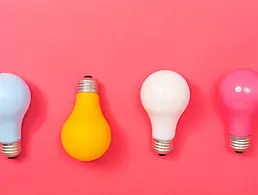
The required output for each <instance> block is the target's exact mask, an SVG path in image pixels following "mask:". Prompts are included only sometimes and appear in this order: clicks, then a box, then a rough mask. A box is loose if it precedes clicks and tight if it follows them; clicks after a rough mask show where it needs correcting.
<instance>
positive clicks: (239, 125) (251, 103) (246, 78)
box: [218, 69, 258, 153]
mask: <svg viewBox="0 0 258 195" xmlns="http://www.w3.org/2000/svg"><path fill="white" fill-rule="evenodd" d="M218 88H219V95H220V99H221V100H222V103H223V104H224V107H225V109H226V113H227V119H228V126H229V129H228V130H229V134H230V147H231V148H232V149H233V150H234V151H235V152H236V153H243V152H244V151H245V150H247V149H248V147H249V144H250V135H251V123H252V120H253V117H254V114H255V113H256V111H257V108H258V73H257V72H256V71H254V70H250V69H237V70H234V71H232V72H230V73H229V74H228V75H226V76H225V77H224V78H223V79H222V80H221V82H220V84H219V87H218Z"/></svg>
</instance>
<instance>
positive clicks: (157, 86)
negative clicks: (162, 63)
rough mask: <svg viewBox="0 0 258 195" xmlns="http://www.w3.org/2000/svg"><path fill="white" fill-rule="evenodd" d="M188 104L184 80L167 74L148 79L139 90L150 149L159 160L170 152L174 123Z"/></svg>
mask: <svg viewBox="0 0 258 195" xmlns="http://www.w3.org/2000/svg"><path fill="white" fill-rule="evenodd" d="M189 100H190V89H189V86H188V84H187V82H186V81H185V79H184V78H183V77H182V76H180V75H179V74H178V73H176V72H173V71H170V70H160V71H157V72H154V73H152V74H151V75H150V76H148V77H147V78H146V79H145V81H144V82H143V84H142V87H141V102H142V105H143V107H144V109H145V110H146V112H147V114H148V116H149V118H150V122H151V127H152V146H153V148H154V150H155V151H156V152H157V154H158V155H160V156H165V155H166V154H168V153H169V152H170V151H171V150H172V140H173V139H174V137H175V134H176V128H177V123H178V121H179V118H180V117H181V115H182V114H183V112H184V111H185V109H186V108H187V106H188V103H189Z"/></svg>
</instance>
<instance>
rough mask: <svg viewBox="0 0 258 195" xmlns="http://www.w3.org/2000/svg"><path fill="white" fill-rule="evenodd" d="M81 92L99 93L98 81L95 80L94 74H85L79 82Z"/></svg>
mask: <svg viewBox="0 0 258 195" xmlns="http://www.w3.org/2000/svg"><path fill="white" fill-rule="evenodd" d="M79 92H84V93H97V94H98V83H97V81H96V80H94V79H93V78H92V76H89V75H87V76H84V78H83V79H82V80H80V82H79Z"/></svg>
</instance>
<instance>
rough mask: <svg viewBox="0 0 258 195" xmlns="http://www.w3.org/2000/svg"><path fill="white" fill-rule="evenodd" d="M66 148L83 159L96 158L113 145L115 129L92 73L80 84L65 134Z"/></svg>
mask: <svg viewBox="0 0 258 195" xmlns="http://www.w3.org/2000/svg"><path fill="white" fill-rule="evenodd" d="M61 140H62V145H63V147H64V149H65V151H66V152H67V153H68V154H69V155H70V156H71V157H73V158H75V159H77V160H79V161H92V160H96V159H98V158H99V157H101V156H102V155H103V154H104V153H105V152H106V151H107V149H108V148H109V145H110V142H111V131H110V127H109V124H108V123H107V121H106V119H105V117H104V116H103V114H102V111H101V108H100V104H99V95H98V84H97V82H96V81H95V80H93V79H92V77H91V76H85V77H84V79H83V80H81V81H80V83H79V92H78V94H77V96H76V102H75V106H74V109H73V111H72V113H71V115H70V117H69V118H68V119H67V121H66V122H65V124H64V126H63V129H62V133H61Z"/></svg>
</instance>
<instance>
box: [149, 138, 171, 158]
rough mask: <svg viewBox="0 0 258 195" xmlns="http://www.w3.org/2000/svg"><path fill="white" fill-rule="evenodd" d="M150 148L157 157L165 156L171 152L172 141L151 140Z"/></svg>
mask: <svg viewBox="0 0 258 195" xmlns="http://www.w3.org/2000/svg"><path fill="white" fill-rule="evenodd" d="M152 147H153V149H154V150H155V151H156V152H157V154H158V155H159V156H166V155H167V154H168V153H169V152H171V150H172V140H159V139H155V138H152Z"/></svg>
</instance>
